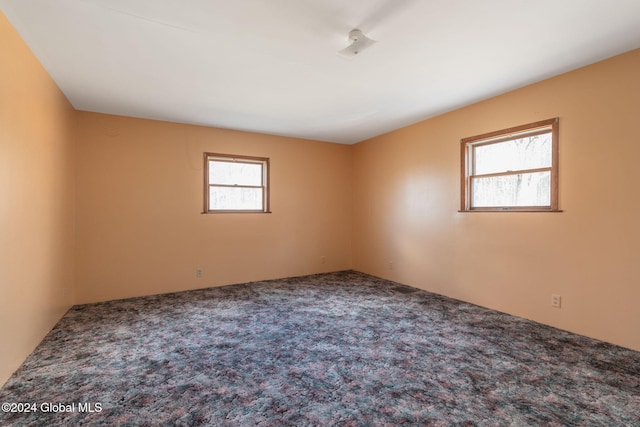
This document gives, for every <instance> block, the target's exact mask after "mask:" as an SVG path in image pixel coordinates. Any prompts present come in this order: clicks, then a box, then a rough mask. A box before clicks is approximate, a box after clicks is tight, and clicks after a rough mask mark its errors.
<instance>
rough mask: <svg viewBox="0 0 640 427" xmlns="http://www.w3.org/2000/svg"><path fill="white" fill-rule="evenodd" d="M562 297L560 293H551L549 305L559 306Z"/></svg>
mask: <svg viewBox="0 0 640 427" xmlns="http://www.w3.org/2000/svg"><path fill="white" fill-rule="evenodd" d="M561 303H562V297H561V296H560V295H556V294H551V307H555V308H560V305H561Z"/></svg>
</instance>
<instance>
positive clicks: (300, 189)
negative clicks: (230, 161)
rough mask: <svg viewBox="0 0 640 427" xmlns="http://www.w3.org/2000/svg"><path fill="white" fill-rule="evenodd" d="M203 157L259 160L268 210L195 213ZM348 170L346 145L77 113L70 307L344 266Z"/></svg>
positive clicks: (348, 238)
mask: <svg viewBox="0 0 640 427" xmlns="http://www.w3.org/2000/svg"><path fill="white" fill-rule="evenodd" d="M206 151H208V152H218V153H229V154H240V155H250V156H260V157H269V158H270V159H271V184H272V185H271V210H272V211H273V213H271V214H212V215H203V214H201V212H202V208H203V206H202V205H203V200H202V199H203V158H202V155H203V153H204V152H206ZM351 167H352V159H351V147H350V146H345V145H339V144H330V143H322V142H314V141H303V140H296V139H292V138H284V137H276V136H268V135H260V134H252V133H246V132H237V131H230V130H222V129H213V128H204V127H197V126H188V125H179V124H172V123H166V122H158V121H150V120H140V119H132V118H124V117H117V116H107V115H102V114H94V113H86V112H82V113H80V112H79V113H78V165H77V170H78V174H77V183H76V185H77V189H78V197H77V238H78V239H77V242H78V245H77V265H78V268H77V273H78V274H77V282H78V288H77V303H86V302H93V301H102V300H109V299H116V298H127V297H132V296H138V295H149V294H157V293H164V292H172V291H181V290H186V289H194V288H203V287H209V286H217V285H224V284H230V283H240V282H246V281H252V280H260V279H269V278H277V277H287V276H297V275H305V274H311V273H320V272H326V271H336V270H342V269H348V268H350V267H351V218H352V210H351V200H352V191H351ZM323 256H324V257H326V258H325V262H324V263H322V257H323ZM198 268H201V269H203V271H204V275H203V277H202V278H197V277H196V274H195V272H196V269H198Z"/></svg>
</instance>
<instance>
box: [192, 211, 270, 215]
mask: <svg viewBox="0 0 640 427" xmlns="http://www.w3.org/2000/svg"><path fill="white" fill-rule="evenodd" d="M200 213H201V214H202V215H217V214H270V213H273V212H271V211H209V212H200Z"/></svg>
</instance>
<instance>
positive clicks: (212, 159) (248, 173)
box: [204, 153, 269, 213]
mask: <svg viewBox="0 0 640 427" xmlns="http://www.w3.org/2000/svg"><path fill="white" fill-rule="evenodd" d="M222 212H269V159H267V158H262V157H248V156H234V155H229V154H215V153H204V213H222Z"/></svg>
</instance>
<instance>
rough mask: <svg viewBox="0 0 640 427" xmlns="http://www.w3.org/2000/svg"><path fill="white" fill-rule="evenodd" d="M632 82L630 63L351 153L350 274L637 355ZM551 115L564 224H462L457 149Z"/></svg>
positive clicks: (635, 82) (448, 117)
mask: <svg viewBox="0 0 640 427" xmlns="http://www.w3.org/2000/svg"><path fill="white" fill-rule="evenodd" d="M638 76H640V50H635V51H632V52H630V53H627V54H625V55H621V56H619V57H615V58H613V59H610V60H607V61H605V62H601V63H598V64H595V65H592V66H589V67H586V68H583V69H580V70H577V71H574V72H571V73H568V74H565V75H562V76H559V77H556V78H553V79H550V80H546V81H543V82H541V83H538V84H534V85H532V86H528V87H526V88H523V89H520V90H517V91H514V92H511V93H508V94H505V95H502V96H499V97H496V98H493V99H490V100H488V101H485V102H481V103H478V104H475V105H472V106H469V107H466V108H463V109H460V110H457V111H454V112H451V113H448V114H445V115H442V116H439V117H436V118H433V119H430V120H426V121H424V122H421V123H418V124H415V125H413V126H409V127H407V128H404V129H400V130H398V131H395V132H392V133H389V134H386V135H383V136H380V137H377V138H374V139H372V140H370V141H366V142H363V143H359V144H357V145H356V146H355V147H354V149H355V151H354V207H355V208H354V209H355V210H354V253H353V257H354V268H355V269H357V270H360V271H364V272H367V273H371V274H374V275H377V276H382V277H386V278H390V279H394V280H398V281H400V282H404V283H407V284H410V285H414V286H417V287H420V288H423V289H428V290H431V291H434V292H437V293H441V294H444V295H448V296H451V297H454V298H458V299H461V300H465V301H469V302H473V303H476V304H479V305H483V306H486V307H491V308H494V309H497V310H500V311H504V312H507V313H511V314H515V315H518V316H522V317H526V318H529V319H533V320H536V321H539V322H542V323H546V324H549V325H553V326H557V327H559V328H563V329H567V330H570V331H573V332H577V333H580V334H584V335H588V336H591V337H596V338H599V339H602V340H605V341H610V342H613V343H617V344H620V345H623V346H626V347H630V348H633V349H636V350H640V309H639V306H638V302H639V301H640V223H639V221H638V212H639V211H640V196H639V194H640V193H639V190H638V186H639V184H640V178H639V175H638V170H639V167H638V159H639V158H640V141H639V139H638V134H639V133H638V120H639V119H640V79H639V78H638ZM556 116H558V117H560V208H561V209H563V210H564V212H563V213H500V212H499V213H458V212H457V209H459V194H460V190H459V187H460V176H459V174H460V158H459V156H460V147H459V140H460V138H464V137H468V136H473V135H477V134H481V133H485V132H489V131H493V130H499V129H504V128H507V127H511V126H515V125H520V124H525V123H529V122H534V121H537V120H542V119H547V118H552V117H556ZM390 260H393V269H389V264H388V263H389V261H390ZM552 293H556V294H560V295H562V308H561V309H555V308H552V307H551V306H550V298H551V294H552Z"/></svg>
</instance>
